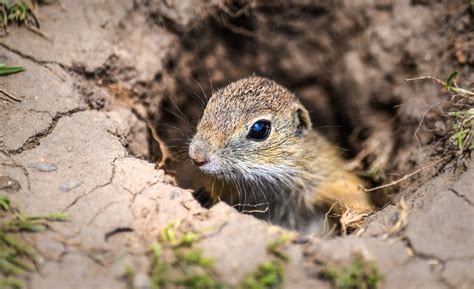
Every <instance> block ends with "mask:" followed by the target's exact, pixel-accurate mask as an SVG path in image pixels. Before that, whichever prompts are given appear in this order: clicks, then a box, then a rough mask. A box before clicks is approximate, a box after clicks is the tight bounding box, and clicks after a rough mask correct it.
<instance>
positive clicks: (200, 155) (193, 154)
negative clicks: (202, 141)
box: [189, 145, 209, 167]
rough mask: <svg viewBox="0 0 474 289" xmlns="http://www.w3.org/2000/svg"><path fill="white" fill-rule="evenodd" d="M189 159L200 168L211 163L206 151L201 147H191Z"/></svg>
mask: <svg viewBox="0 0 474 289" xmlns="http://www.w3.org/2000/svg"><path fill="white" fill-rule="evenodd" d="M189 157H190V158H191V161H192V162H193V163H194V164H195V165H196V166H198V167H200V166H203V165H205V164H207V163H208V162H209V157H208V155H207V153H206V151H205V149H204V148H203V147H202V146H201V145H191V146H190V148H189Z"/></svg>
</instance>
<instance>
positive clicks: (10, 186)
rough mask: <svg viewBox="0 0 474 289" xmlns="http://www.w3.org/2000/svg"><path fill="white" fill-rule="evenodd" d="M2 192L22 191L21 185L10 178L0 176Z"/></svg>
mask: <svg viewBox="0 0 474 289" xmlns="http://www.w3.org/2000/svg"><path fill="white" fill-rule="evenodd" d="M0 190H11V191H15V192H18V191H19V190H20V183H19V182H18V181H17V180H15V179H12V178H10V177H8V176H0Z"/></svg>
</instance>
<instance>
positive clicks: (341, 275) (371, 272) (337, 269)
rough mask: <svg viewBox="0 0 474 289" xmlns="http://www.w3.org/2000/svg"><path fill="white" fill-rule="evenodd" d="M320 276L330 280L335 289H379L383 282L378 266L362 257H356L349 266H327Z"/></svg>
mask: <svg viewBox="0 0 474 289" xmlns="http://www.w3.org/2000/svg"><path fill="white" fill-rule="evenodd" d="M320 275H321V277H322V278H323V279H326V280H329V281H330V282H331V284H332V287H333V288H334V289H377V288H380V287H379V286H380V281H381V280H382V274H381V273H380V272H379V271H378V269H377V266H376V264H375V263H374V262H372V261H367V260H365V259H364V258H363V257H362V256H361V255H355V256H354V259H353V260H352V263H351V264H350V265H349V266H341V265H336V264H326V265H324V266H323V268H322V270H321V272H320Z"/></svg>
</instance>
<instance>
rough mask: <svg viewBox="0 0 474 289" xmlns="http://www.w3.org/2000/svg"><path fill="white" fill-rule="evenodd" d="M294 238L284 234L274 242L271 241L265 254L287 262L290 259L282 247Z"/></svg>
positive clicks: (286, 233) (291, 234)
mask: <svg viewBox="0 0 474 289" xmlns="http://www.w3.org/2000/svg"><path fill="white" fill-rule="evenodd" d="M294 238H295V234H293V233H289V232H284V233H282V234H281V235H279V236H278V238H276V239H275V240H273V241H271V242H269V243H268V245H267V252H268V253H270V254H272V255H274V256H276V257H278V258H280V259H282V260H284V261H285V262H287V261H289V260H290V258H289V257H288V255H287V254H286V253H285V252H284V250H283V247H284V246H285V245H286V244H288V242H290V241H291V240H293V239H294Z"/></svg>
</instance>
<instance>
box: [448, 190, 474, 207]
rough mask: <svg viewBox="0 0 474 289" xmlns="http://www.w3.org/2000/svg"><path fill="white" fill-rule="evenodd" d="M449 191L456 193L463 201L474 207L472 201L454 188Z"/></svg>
mask: <svg viewBox="0 0 474 289" xmlns="http://www.w3.org/2000/svg"><path fill="white" fill-rule="evenodd" d="M449 190H450V191H451V192H452V193H454V194H455V195H456V196H457V197H459V198H461V199H463V200H464V201H465V202H466V203H468V204H469V205H470V206H474V203H473V202H471V200H469V199H468V198H467V197H466V196H465V195H463V194H461V193H459V192H458V191H456V190H455V189H453V188H449Z"/></svg>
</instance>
